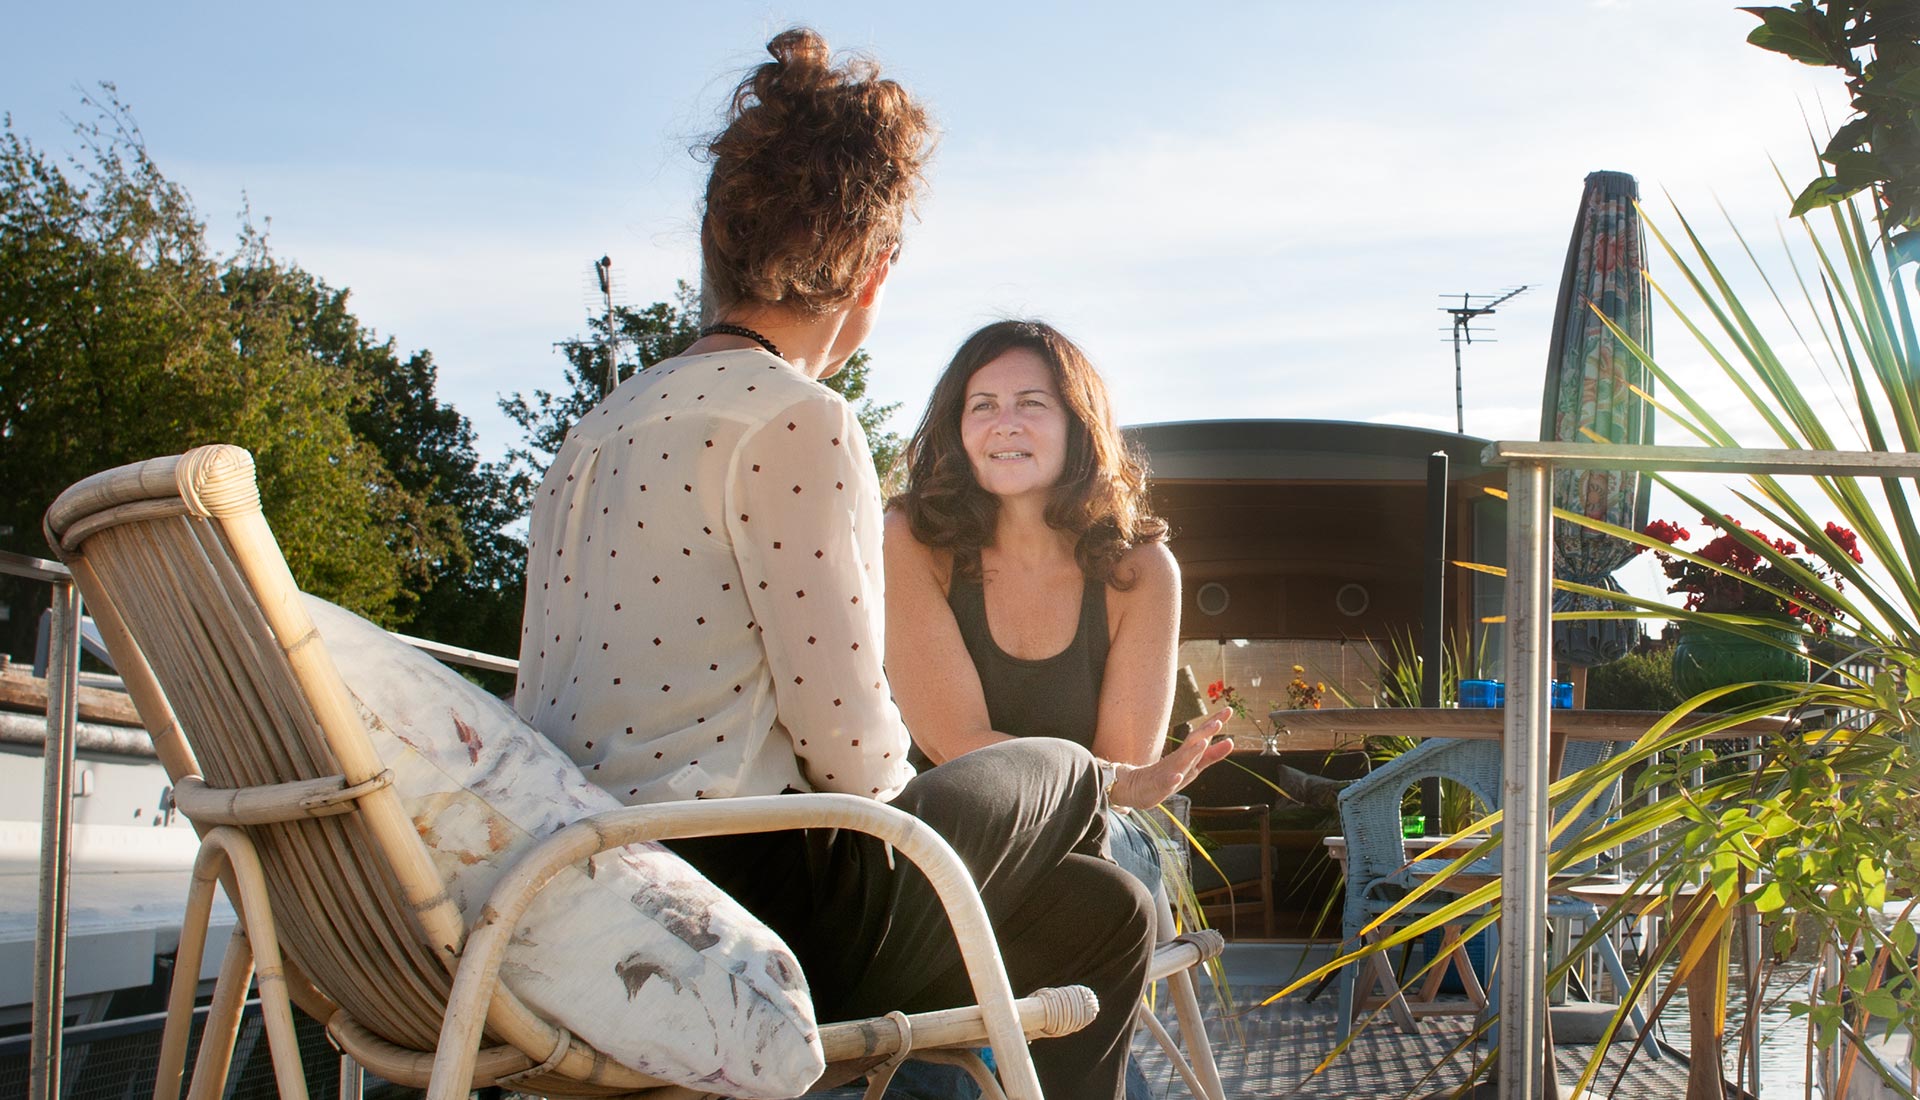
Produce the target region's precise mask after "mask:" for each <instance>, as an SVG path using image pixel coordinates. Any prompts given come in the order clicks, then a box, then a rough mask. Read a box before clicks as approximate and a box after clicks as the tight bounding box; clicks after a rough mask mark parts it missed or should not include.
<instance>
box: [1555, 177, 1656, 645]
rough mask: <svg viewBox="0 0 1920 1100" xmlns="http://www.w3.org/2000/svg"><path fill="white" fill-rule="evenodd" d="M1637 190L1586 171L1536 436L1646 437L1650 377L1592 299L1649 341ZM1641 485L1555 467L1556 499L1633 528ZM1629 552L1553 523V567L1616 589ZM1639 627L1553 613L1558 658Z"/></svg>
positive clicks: (1640, 509) (1642, 516)
mask: <svg viewBox="0 0 1920 1100" xmlns="http://www.w3.org/2000/svg"><path fill="white" fill-rule="evenodd" d="M1639 197H1640V188H1639V186H1638V185H1637V184H1636V183H1635V182H1634V179H1633V177H1632V176H1630V175H1628V174H1626V173H1625V172H1594V173H1593V174H1591V175H1589V176H1588V177H1587V184H1586V190H1585V191H1584V192H1583V193H1582V194H1581V196H1580V212H1579V214H1578V216H1577V217H1576V218H1575V219H1574V225H1573V240H1572V243H1570V244H1569V245H1568V246H1567V262H1566V267H1565V269H1564V270H1563V271H1562V273H1561V276H1560V295H1559V298H1558V300H1557V302H1556V304H1555V306H1554V316H1553V341H1552V345H1551V351H1550V352H1549V355H1548V359H1547V379H1546V387H1545V389H1544V391H1543V394H1542V401H1541V416H1540V438H1541V439H1543V440H1549V441H1553V440H1559V441H1571V442H1593V441H1595V440H1594V435H1597V436H1599V437H1600V439H1604V440H1605V441H1607V442H1609V443H1633V444H1650V443H1652V442H1653V415H1652V410H1651V409H1650V408H1649V407H1648V403H1647V401H1646V400H1645V399H1644V398H1642V397H1641V396H1639V394H1636V393H1634V392H1633V389H1632V388H1631V387H1638V388H1639V389H1640V390H1642V391H1643V392H1645V393H1649V394H1651V393H1652V392H1653V379H1652V378H1651V377H1650V376H1649V375H1648V373H1647V370H1646V368H1645V367H1644V366H1642V365H1641V364H1640V362H1639V360H1637V359H1635V358H1634V356H1633V353H1632V352H1631V351H1629V350H1628V348H1627V347H1626V345H1625V344H1623V343H1622V342H1621V341H1620V340H1619V339H1618V338H1616V337H1615V336H1614V335H1613V333H1612V332H1610V331H1608V329H1607V327H1606V325H1605V324H1603V323H1602V322H1601V320H1600V318H1599V317H1597V316H1595V315H1594V310H1595V309H1596V308H1597V309H1598V310H1599V311H1600V312H1601V313H1603V314H1605V315H1606V316H1607V318H1608V319H1609V320H1611V321H1612V322H1613V323H1614V324H1616V325H1618V326H1620V328H1621V329H1622V330H1623V331H1625V332H1626V333H1627V334H1628V335H1629V336H1631V337H1632V338H1633V339H1634V340H1635V341H1636V342H1637V343H1639V345H1640V346H1641V347H1643V348H1646V349H1647V350H1649V351H1651V350H1652V348H1653V321H1652V317H1651V315H1650V313H1649V311H1648V308H1647V306H1648V293H1647V279H1646V255H1647V238H1646V230H1645V229H1644V227H1643V226H1642V225H1641V222H1640V211H1639V210H1638V209H1637V208H1636V207H1635V206H1634V203H1635V201H1636V200H1637V199H1638V198H1639ZM1583 429H1584V430H1583ZM1587 432H1592V433H1593V435H1588V434H1587ZM1648 488H1649V483H1648V480H1647V479H1646V478H1645V477H1644V476H1642V475H1641V474H1638V473H1634V472H1631V471H1625V470H1573V469H1559V470H1555V471H1554V475H1553V503H1554V504H1555V505H1556V506H1557V507H1560V508H1565V509H1567V510H1569V511H1576V512H1581V513H1584V514H1585V515H1587V516H1589V517H1592V518H1594V519H1600V520H1606V521H1607V522H1610V523H1614V524H1618V525H1621V526H1625V527H1632V528H1634V529H1636V530H1637V529H1639V528H1641V527H1644V526H1645V525H1646V522H1647V507H1648V503H1649V501H1648V495H1649V494H1648ZM1633 555H1634V547H1633V545H1632V544H1631V543H1628V542H1624V541H1622V540H1620V539H1617V538H1614V537H1612V536H1610V535H1602V534H1599V533H1597V532H1593V531H1589V530H1587V529H1585V528H1583V527H1577V526H1575V525H1573V524H1570V523H1556V524H1555V525H1554V537H1553V572H1554V576H1556V577H1559V578H1561V579H1563V580H1569V581H1577V582H1579V583H1581V584H1588V585H1596V586H1599V587H1604V588H1609V589H1613V590H1614V591H1619V587H1620V586H1619V585H1618V583H1617V582H1615V581H1614V580H1613V576H1612V574H1613V572H1614V570H1616V569H1619V568H1620V567H1621V566H1622V565H1625V564H1626V563H1627V562H1628V561H1629V560H1630V559H1631V558H1632V557H1633ZM1615 607H1617V605H1615V604H1613V603H1612V602H1611V601H1608V600H1602V599H1599V598H1597V597H1590V596H1581V595H1576V594H1573V593H1568V592H1562V593H1558V594H1556V596H1555V598H1554V602H1553V609H1554V610H1555V611H1584V610H1599V609H1614V608H1615ZM1641 635H1642V630H1641V627H1640V624H1639V623H1638V622H1635V621H1632V620H1625V619H1596V620H1575V621H1572V622H1556V623H1555V624H1554V626H1553V650H1554V655H1555V656H1556V657H1557V658H1558V659H1559V660H1562V661H1566V662H1567V663H1569V664H1572V665H1578V666H1582V667H1588V668H1591V667H1593V666H1595V665H1603V664H1607V663H1609V662H1611V661H1616V660H1618V659H1620V658H1621V657H1623V656H1625V655H1626V654H1627V653H1628V652H1629V651H1630V650H1631V649H1632V648H1633V646H1634V644H1635V643H1636V642H1638V641H1639V640H1640V637H1641Z"/></svg>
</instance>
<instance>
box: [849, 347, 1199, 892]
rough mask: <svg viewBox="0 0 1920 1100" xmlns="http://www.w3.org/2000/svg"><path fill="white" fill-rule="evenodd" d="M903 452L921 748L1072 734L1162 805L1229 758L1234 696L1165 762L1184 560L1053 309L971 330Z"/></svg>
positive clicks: (891, 580) (900, 539)
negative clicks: (1172, 549) (1038, 318)
mask: <svg viewBox="0 0 1920 1100" xmlns="http://www.w3.org/2000/svg"><path fill="white" fill-rule="evenodd" d="M906 461H907V462H908V487H907V490H906V491H905V492H904V493H901V494H900V495H899V496H896V497H895V498H893V500H892V501H890V502H889V503H890V506H891V512H890V514H889V515H888V517H887V535H886V554H887V646H888V651H887V676H888V680H889V681H890V683H891V686H892V689H893V693H894V697H895V699H896V701H897V702H898V703H899V705H900V710H901V713H902V715H903V717H905V719H906V721H907V729H908V730H909V732H910V733H911V734H912V735H913V740H914V743H915V746H916V749H917V751H918V752H919V753H920V754H922V756H923V757H924V759H925V760H927V761H930V762H932V763H935V764H938V763H940V762H942V761H946V760H950V759H953V758H954V757H956V756H959V755H962V754H964V753H966V752H969V751H971V750H973V749H976V748H980V747H983V746H985V745H989V744H993V743H995V742H997V741H1003V740H1006V739H1008V738H1013V737H1058V738H1063V739H1065V740H1069V741H1074V742H1077V743H1079V744H1081V745H1084V746H1086V747H1087V748H1089V749H1091V750H1092V751H1093V753H1094V755H1095V756H1097V757H1099V758H1101V759H1102V760H1106V761H1110V762H1112V763H1113V764H1114V765H1116V772H1115V774H1116V775H1117V776H1118V777H1119V779H1118V781H1117V783H1116V786H1115V789H1114V791H1113V795H1114V798H1113V801H1114V803H1115V804H1116V805H1122V806H1125V805H1139V806H1150V805H1153V804H1155V803H1157V802H1159V800H1160V799H1161V798H1164V797H1165V796H1166V795H1168V794H1170V793H1172V792H1173V791H1175V790H1178V789H1179V787H1181V786H1184V785H1185V782H1186V781H1187V780H1188V779H1190V778H1191V777H1192V775H1193V774H1195V773H1197V772H1198V771H1199V770H1200V768H1203V767H1205V766H1207V765H1208V764H1211V763H1212V762H1213V761H1214V760H1216V759H1218V758H1219V757H1221V756H1223V755H1225V753H1226V751H1227V748H1228V746H1227V745H1226V743H1225V742H1224V741H1223V742H1221V743H1220V744H1217V745H1216V744H1211V741H1212V738H1213V736H1214V735H1215V734H1217V733H1218V732H1219V730H1220V727H1221V726H1222V725H1224V722H1225V719H1226V715H1227V713H1228V712H1226V711H1222V712H1220V714H1218V715H1215V716H1213V720H1212V723H1211V724H1210V725H1203V726H1202V729H1201V733H1200V734H1199V735H1197V736H1196V737H1193V738H1190V739H1189V742H1188V743H1187V744H1186V745H1185V746H1183V747H1180V748H1178V749H1176V751H1175V752H1173V753H1170V754H1168V755H1167V756H1166V757H1164V758H1163V757H1162V749H1163V743H1164V739H1165V733H1166V724H1167V714H1168V712H1169V711H1170V709H1171V707H1172V701H1173V677H1174V666H1175V651H1176V648H1177V644H1178V635H1179V599H1180V576H1179V569H1178V567H1177V566H1176V565H1175V563H1174V560H1173V555H1172V554H1170V553H1169V552H1168V551H1167V548H1166V530H1167V526H1166V524H1165V522H1163V521H1162V520H1160V519H1159V518H1158V517H1156V516H1154V515H1153V514H1152V513H1151V512H1150V511H1149V510H1148V507H1147V483H1146V470H1145V467H1144V464H1143V463H1142V462H1141V461H1140V459H1139V458H1138V457H1137V456H1136V455H1134V454H1132V453H1130V452H1129V450H1128V449H1127V447H1126V445H1125V443H1124V442H1123V441H1122V439H1121V437H1120V433H1119V431H1118V429H1117V428H1116V427H1115V426H1114V423H1113V416H1112V412H1111V409H1110V408H1109V404H1108V400H1107V391H1106V384H1105V383H1104V382H1103V381H1102V380H1101V378H1100V376H1099V374H1098V373H1096V372H1095V371H1094V369H1093V367H1092V365H1091V364H1090V363H1088V362H1087V359H1086V356H1085V355H1084V354H1083V353H1082V352H1081V351H1080V349H1079V348H1077V347H1075V346H1074V345H1073V343H1072V342H1071V341H1069V340H1068V339H1067V338H1066V337H1064V336H1062V335H1061V334H1060V333H1059V332H1058V331H1056V330H1055V329H1053V328H1052V327H1051V326H1048V325H1046V324H1042V323H1039V322H1031V321H1003V322H999V323H997V324H993V325H989V326H987V327H986V328H984V329H981V330H980V331H979V332H976V333H974V334H973V335H972V336H971V337H969V338H968V339H967V341H966V342H965V343H964V344H963V345H961V348H960V350H959V351H958V352H957V353H955V355H954V358H953V361H952V363H950V364H949V365H948V367H947V369H946V372H945V373H944V374H943V375H942V376H941V379H940V381H939V383H938V384H937V385H936V386H935V388H934V392H933V396H932V398H931V399H930V400H929V402H928V406H927V411H926V414H925V417H924V418H923V419H922V420H921V422H920V426H919V428H918V429H917V430H916V431H915V433H914V437H913V440H912V441H911V442H910V443H909V444H908V448H907V453H906ZM1134 769H1140V770H1139V772H1138V773H1135V772H1134ZM1139 869H1140V870H1141V871H1142V875H1143V877H1147V876H1149V875H1150V876H1151V877H1152V878H1154V879H1157V877H1158V875H1157V872H1154V871H1153V870H1152V869H1151V868H1139Z"/></svg>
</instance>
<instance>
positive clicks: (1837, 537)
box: [1827, 523, 1867, 562]
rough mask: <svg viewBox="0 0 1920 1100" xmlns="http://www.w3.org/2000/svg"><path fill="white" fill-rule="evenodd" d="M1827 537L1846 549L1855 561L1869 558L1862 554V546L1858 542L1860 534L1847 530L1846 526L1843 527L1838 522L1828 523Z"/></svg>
mask: <svg viewBox="0 0 1920 1100" xmlns="http://www.w3.org/2000/svg"><path fill="white" fill-rule="evenodd" d="M1827 537H1828V538H1830V539H1832V540H1833V544H1834V545H1835V546H1838V547H1839V548H1840V549H1842V550H1845V551H1846V552H1847V556H1848V557H1850V558H1852V559H1853V560H1854V561H1859V562H1864V561H1866V560H1867V559H1865V558H1863V557H1861V556H1860V546H1859V542H1858V536H1856V535H1855V534H1854V533H1853V532H1852V531H1849V530H1847V529H1846V528H1845V527H1842V526H1840V525H1839V524H1837V523H1828V524H1827Z"/></svg>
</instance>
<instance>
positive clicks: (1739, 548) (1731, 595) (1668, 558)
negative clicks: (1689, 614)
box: [1642, 516, 1860, 634]
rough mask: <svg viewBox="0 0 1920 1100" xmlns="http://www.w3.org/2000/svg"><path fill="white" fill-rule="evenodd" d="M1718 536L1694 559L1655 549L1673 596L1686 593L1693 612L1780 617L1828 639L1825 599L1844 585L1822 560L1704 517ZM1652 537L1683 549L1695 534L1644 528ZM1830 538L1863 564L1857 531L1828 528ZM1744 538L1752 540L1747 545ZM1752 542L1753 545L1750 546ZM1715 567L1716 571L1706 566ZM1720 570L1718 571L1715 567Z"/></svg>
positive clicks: (1731, 522)
mask: <svg viewBox="0 0 1920 1100" xmlns="http://www.w3.org/2000/svg"><path fill="white" fill-rule="evenodd" d="M1700 520H1701V522H1702V523H1703V524H1705V525H1706V526H1707V527H1708V528H1709V529H1711V530H1712V531H1713V532H1714V537H1713V538H1712V539H1710V540H1709V541H1708V542H1707V543H1706V544H1705V545H1704V546H1701V547H1700V548H1699V549H1698V550H1696V551H1694V557H1693V558H1684V557H1681V556H1679V554H1677V553H1674V552H1671V551H1667V550H1662V549H1659V548H1657V547H1656V548H1654V551H1653V555H1654V557H1656V558H1658V559H1659V560H1660V568H1661V572H1663V573H1665V574H1666V575H1667V577H1668V579H1669V580H1671V581H1672V582H1673V584H1672V586H1671V587H1669V588H1668V589H1667V591H1669V592H1673V593H1680V594H1683V595H1684V596H1685V597H1686V599H1685V603H1684V606H1685V607H1686V609H1687V610H1689V611H1706V612H1739V613H1746V614H1762V615H1765V614H1780V615H1788V616H1792V617H1794V618H1797V619H1801V620H1803V621H1804V622H1805V623H1806V624H1807V626H1808V627H1809V628H1810V629H1811V630H1812V631H1813V632H1814V633H1816V634H1824V633H1825V632H1826V630H1827V627H1828V621H1827V619H1828V617H1829V616H1831V615H1833V614H1834V612H1835V608H1834V605H1833V601H1832V600H1830V599H1828V598H1827V597H1826V596H1825V594H1824V593H1825V592H1827V591H1828V590H1829V589H1831V590H1835V591H1837V590H1839V588H1840V581H1839V578H1838V577H1834V576H1832V574H1831V571H1830V570H1828V569H1827V568H1826V566H1825V565H1824V564H1823V563H1822V562H1821V561H1820V560H1818V559H1813V560H1809V559H1807V558H1802V557H1796V556H1795V555H1796V554H1798V553H1799V552H1800V544H1799V543H1797V542H1796V541H1794V540H1791V539H1784V538H1774V537H1772V536H1771V535H1768V534H1766V533H1764V532H1762V531H1758V530H1755V529H1754V528H1751V527H1744V526H1742V525H1741V523H1740V522H1739V521H1738V520H1736V519H1734V518H1733V517H1731V516H1718V517H1716V516H1702V517H1700ZM1642 530H1643V533H1644V534H1646V535H1647V536H1648V537H1649V538H1652V539H1655V540H1658V541H1660V542H1664V543H1666V544H1667V545H1668V546H1670V547H1677V546H1678V544H1679V543H1681V542H1683V541H1685V540H1687V539H1688V538H1689V537H1690V536H1689V533H1688V532H1687V531H1686V530H1685V529H1683V528H1681V527H1680V526H1679V525H1678V524H1673V523H1668V522H1666V521H1664V520H1656V521H1654V522H1652V523H1649V524H1647V526H1646V527H1645V528H1643V529H1642ZM1826 537H1827V538H1828V539H1829V540H1831V541H1832V543H1833V545H1834V546H1836V547H1838V548H1839V549H1840V550H1841V551H1843V552H1846V553H1849V554H1853V555H1854V559H1855V560H1856V561H1858V560H1860V559H1859V556H1858V553H1857V550H1856V548H1855V545H1854V543H1855V538H1854V534H1853V532H1851V531H1848V530H1847V529H1846V528H1844V527H1840V526H1839V525H1837V524H1831V523H1830V524H1828V525H1827V528H1826ZM1742 539H1745V540H1747V542H1743V541H1742ZM1748 543H1751V544H1752V545H1749V544H1748ZM1701 562H1710V563H1712V566H1708V565H1702V564H1701ZM1788 562H1793V563H1797V564H1798V565H1799V566H1800V567H1801V568H1804V569H1806V570H1807V571H1809V572H1811V573H1812V574H1813V575H1814V577H1815V578H1816V579H1818V580H1819V581H1820V582H1822V584H1824V585H1825V586H1826V587H1824V588H1823V587H1808V586H1806V585H1803V584H1802V583H1800V581H1799V580H1798V579H1797V578H1796V577H1794V576H1793V575H1791V574H1789V573H1788V571H1787V570H1788V565H1787V563H1788ZM1714 566H1717V567H1718V568H1714Z"/></svg>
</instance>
